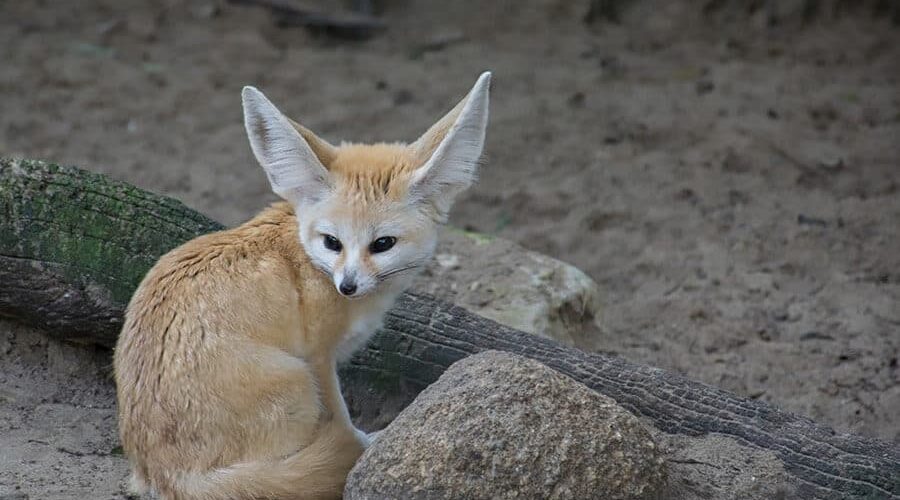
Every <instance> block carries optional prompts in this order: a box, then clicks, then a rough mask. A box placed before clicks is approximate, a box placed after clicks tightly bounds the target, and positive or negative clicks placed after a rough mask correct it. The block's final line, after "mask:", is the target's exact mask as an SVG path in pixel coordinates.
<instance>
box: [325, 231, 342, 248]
mask: <svg viewBox="0 0 900 500" xmlns="http://www.w3.org/2000/svg"><path fill="white" fill-rule="evenodd" d="M322 236H323V237H324V239H323V240H322V242H323V243H324V244H325V248H327V249H329V250H331V251H332V252H340V251H341V249H342V248H344V245H342V244H341V240H339V239H337V238H335V237H334V236H332V235H330V234H325V235H322Z"/></svg>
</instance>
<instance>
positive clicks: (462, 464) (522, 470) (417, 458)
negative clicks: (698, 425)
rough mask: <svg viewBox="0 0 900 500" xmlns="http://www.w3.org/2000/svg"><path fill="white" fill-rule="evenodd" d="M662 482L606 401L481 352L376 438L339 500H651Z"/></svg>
mask: <svg viewBox="0 0 900 500" xmlns="http://www.w3.org/2000/svg"><path fill="white" fill-rule="evenodd" d="M666 484H667V473H666V463H665V460H664V459H663V457H662V454H661V452H660V449H659V447H658V446H657V445H656V443H655V441H654V440H653V438H652V436H651V434H650V432H649V431H648V430H647V429H646V428H644V426H643V425H642V424H641V422H640V421H639V420H638V419H637V418H636V417H634V416H633V415H632V414H631V413H629V412H628V411H626V410H625V409H624V408H622V407H620V406H619V405H618V404H616V402H615V401H613V400H612V399H610V398H608V397H605V396H603V395H600V394H598V393H596V392H594V391H592V390H590V389H589V388H587V387H586V386H584V385H582V384H580V383H578V382H576V381H574V380H572V379H570V378H568V377H566V376H564V375H561V374H559V373H557V372H555V371H553V370H552V369H550V368H548V367H546V366H545V365H543V364H541V363H538V362H536V361H532V360H529V359H526V358H523V357H519V356H515V355H512V354H508V353H502V352H498V351H486V352H483V353H480V354H477V355H474V356H471V357H469V358H466V359H463V360H461V361H459V362H457V363H455V364H454V365H452V366H451V367H450V368H449V369H448V370H447V371H446V372H445V373H444V375H443V376H441V378H440V379H439V380H438V381H437V382H435V383H434V384H432V385H431V386H430V387H428V388H427V389H426V390H425V391H423V392H422V393H421V394H420V395H419V397H418V398H416V400H415V401H414V402H413V403H412V404H411V405H410V406H409V407H407V408H406V409H405V410H404V411H403V412H401V413H400V415H399V416H398V417H397V418H396V419H395V420H394V422H393V423H391V425H389V426H388V427H387V428H385V429H384V430H383V431H382V432H381V433H380V434H379V435H378V437H377V438H376V440H375V442H374V443H373V444H372V446H371V447H370V448H369V449H368V450H367V451H366V452H365V453H364V454H363V456H362V457H361V458H360V460H359V462H357V464H356V466H355V467H354V469H353V470H352V471H351V473H350V476H349V477H348V480H347V487H346V489H345V491H344V498H345V499H346V500H382V499H384V500H386V499H395V498H403V499H408V500H443V499H448V500H449V499H459V498H466V499H473V500H476V499H507V498H520V499H532V498H542V499H570V498H584V499H588V498H604V499H651V498H661V497H662V496H663V493H664V490H665V488H666Z"/></svg>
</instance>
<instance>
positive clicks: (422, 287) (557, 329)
mask: <svg viewBox="0 0 900 500" xmlns="http://www.w3.org/2000/svg"><path fill="white" fill-rule="evenodd" d="M412 290H413V291H415V292H419V293H427V294H430V295H434V296H435V297H437V298H439V299H441V300H444V301H447V302H450V303H453V304H456V305H458V306H461V307H463V308H465V309H468V310H469V311H471V312H473V313H475V314H478V315H480V316H484V317H486V318H488V319H491V320H494V321H496V322H498V323H500V324H503V325H506V326H509V327H512V328H515V329H517V330H521V331H524V332H528V333H533V334H536V335H540V336H542V337H547V338H551V339H554V340H557V341H559V342H562V343H564V344H566V345H571V346H576V347H586V346H590V345H593V343H592V342H591V341H590V340H591V338H593V337H595V336H596V335H598V334H599V332H600V318H601V315H600V314H601V297H602V294H601V291H600V287H599V285H598V284H597V283H596V282H595V281H594V280H593V279H591V278H590V277H589V276H588V275H587V274H585V273H584V272H583V271H581V270H580V269H578V268H577V267H575V266H573V265H571V264H567V263H565V262H562V261H559V260H556V259H554V258H552V257H548V256H546V255H542V254H539V253H537V252H532V251H530V250H527V249H525V248H523V247H521V246H520V245H517V244H516V243H513V242H511V241H507V240H504V239H501V238H493V237H490V236H486V235H482V234H478V233H471V232H467V231H462V230H460V229H456V228H447V230H445V231H444V232H443V234H442V235H441V240H440V242H439V243H438V254H437V255H436V256H435V258H434V259H432V262H431V263H430V264H429V265H428V266H427V267H426V268H425V270H424V271H423V273H422V274H421V275H420V276H419V277H418V278H417V279H416V281H415V283H414V284H413V287H412Z"/></svg>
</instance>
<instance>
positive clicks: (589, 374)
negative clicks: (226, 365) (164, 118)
mask: <svg viewBox="0 0 900 500" xmlns="http://www.w3.org/2000/svg"><path fill="white" fill-rule="evenodd" d="M0 215H2V218H0V314H3V315H6V316H11V317H14V318H17V319H19V320H21V321H24V322H27V323H29V324H32V325H34V326H37V327H39V328H42V329H43V330H45V331H46V332H48V334H50V335H52V336H54V337H56V338H60V339H65V340H76V341H82V342H92V343H98V344H102V345H105V346H112V345H113V344H114V342H115V339H116V335H117V334H118V331H119V329H120V327H121V317H122V312H123V310H124V307H125V305H126V303H127V301H128V299H129V297H130V294H131V293H132V291H133V290H134V288H135V287H136V286H137V284H138V283H139V281H140V279H141V277H142V276H143V274H144V273H145V272H146V271H147V269H149V267H150V266H151V265H152V264H153V262H155V260H156V259H157V258H158V257H159V256H160V255H162V254H163V253H165V252H166V251H168V250H169V249H171V248H173V247H175V246H177V245H179V244H180V243H182V242H184V241H186V240H188V239H190V238H193V237H195V236H197V235H200V234H203V233H206V232H210V231H215V230H218V229H221V228H222V226H221V225H220V224H218V223H216V222H214V221H212V220H210V219H208V218H207V217H204V216H203V215H201V214H198V213H197V212H194V211H193V210H190V209H189V208H187V207H185V206H184V205H182V204H181V203H179V202H177V201H175V200H172V199H170V198H166V197H162V196H158V195H155V194H152V193H148V192H146V191H142V190H140V189H138V188H136V187H134V186H130V185H127V184H124V183H120V182H115V181H112V180H110V179H108V178H105V177H104V176H102V175H98V174H92V173H89V172H85V171H83V170H79V169H76V168H71V167H60V166H58V165H54V164H49V163H44V162H39V161H31V160H9V159H2V160H0ZM488 349H496V350H502V351H507V352H511V353H515V354H519V355H522V356H526V357H529V358H532V359H535V360H537V361H540V362H542V363H544V364H546V365H547V366H550V367H551V368H553V369H555V370H558V371H559V372H561V373H563V374H565V375H567V376H569V377H572V378H573V379H575V380H578V381H580V382H582V383H584V384H585V385H587V386H588V387H590V388H592V389H594V390H596V391H598V392H600V393H602V394H605V395H607V396H610V397H612V398H613V399H615V400H616V401H617V402H618V403H619V404H621V405H622V406H624V407H625V408H627V409H628V410H630V411H632V412H633V413H634V414H636V415H638V416H639V417H641V418H643V419H644V421H645V422H648V423H650V424H652V425H653V426H655V427H656V428H658V429H660V430H661V431H663V432H666V433H669V434H678V435H685V436H702V435H706V434H708V433H715V434H719V435H724V436H729V437H732V438H735V439H736V440H738V441H739V442H741V443H743V444H745V445H747V446H751V447H754V448H758V449H761V450H767V451H769V452H771V453H773V454H774V455H775V456H776V457H777V458H778V459H779V460H780V461H781V462H782V463H783V464H784V468H785V471H786V473H787V474H788V476H789V477H790V479H791V481H792V482H793V487H794V488H795V490H796V492H797V493H798V495H800V497H801V498H828V499H831V498H834V499H837V498H848V497H858V498H898V497H900V449H898V447H897V446H895V445H892V444H889V443H885V442H881V441H877V440H873V439H867V438H862V437H859V436H855V435H848V434H838V433H836V432H834V431H833V430H831V429H829V428H828V427H826V426H823V425H819V424H817V423H815V422H813V421H811V420H809V419H807V418H804V417H800V416H797V415H794V414H791V413H788V412H785V411H782V410H779V409H778V408H775V407H773V406H770V405H768V404H766V403H764V402H760V401H756V400H752V399H746V398H741V397H738V396H736V395H734V394H731V393H729V392H727V391H724V390H722V389H718V388H715V387H711V386H708V385H705V384H702V383H699V382H694V381H691V380H688V379H685V378H683V377H681V376H678V375H675V374H672V373H668V372H666V371H664V370H661V369H658V368H653V367H649V366H641V365H637V364H633V363H630V362H627V361H625V360H622V359H618V358H612V357H608V356H603V355H599V354H591V353H586V352H583V351H580V350H578V349H574V348H571V347H566V346H563V345H561V344H558V343H556V342H553V341H551V340H547V339H543V338H539V337H535V336H532V335H529V334H526V333H523V332H519V331H516V330H513V329H511V328H507V327H504V326H502V325H499V324H497V323H494V322H492V321H490V320H487V319H484V318H481V317H479V316H476V315H474V314H472V313H469V312H468V311H466V310H464V309H462V308H459V307H456V306H453V305H449V304H445V303H441V302H438V301H435V300H434V299H432V298H430V297H426V296H420V295H413V294H407V295H405V296H404V297H403V298H402V299H401V300H400V301H399V303H398V304H397V307H395V308H394V309H393V310H392V311H391V312H390V313H389V314H388V316H387V318H386V322H385V326H384V328H383V329H382V330H381V331H379V332H378V333H377V334H376V336H375V337H374V339H373V340H372V342H371V343H370V344H369V346H368V347H367V348H366V349H364V350H363V351H362V352H360V353H359V354H358V355H356V356H355V357H354V358H353V359H352V360H351V361H350V363H348V364H347V365H346V366H345V367H344V368H343V369H342V373H341V376H342V379H343V381H344V385H345V387H346V391H345V393H346V396H347V399H348V403H349V404H350V406H351V409H352V410H353V411H354V414H355V415H356V416H357V419H358V420H359V421H360V422H361V423H362V424H363V425H364V426H367V427H379V426H383V425H385V424H386V423H387V422H389V421H390V420H391V419H392V418H393V417H394V416H395V415H396V413H397V412H399V411H400V410H401V409H402V408H403V407H404V406H405V405H407V404H408V403H409V402H410V401H412V399H414V398H415V396H416V395H417V394H418V393H419V392H420V391H421V390H422V389H424V388H425V387H426V386H428V385H429V384H430V383H432V382H434V381H435V380H437V378H438V377H439V376H440V375H441V373H443V371H444V370H445V369H446V368H447V367H448V366H450V365H451V364H452V363H453V362H455V361H457V360H459V359H462V358H463V357H466V356H469V355H471V354H473V353H476V352H480V351H484V350H488Z"/></svg>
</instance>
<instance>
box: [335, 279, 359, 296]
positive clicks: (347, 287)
mask: <svg viewBox="0 0 900 500" xmlns="http://www.w3.org/2000/svg"><path fill="white" fill-rule="evenodd" d="M338 289H339V290H340V291H341V293H342V294H344V295H353V294H354V293H356V283H354V282H353V281H350V280H347V279H345V280H343V281H341V286H339V287H338Z"/></svg>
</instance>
